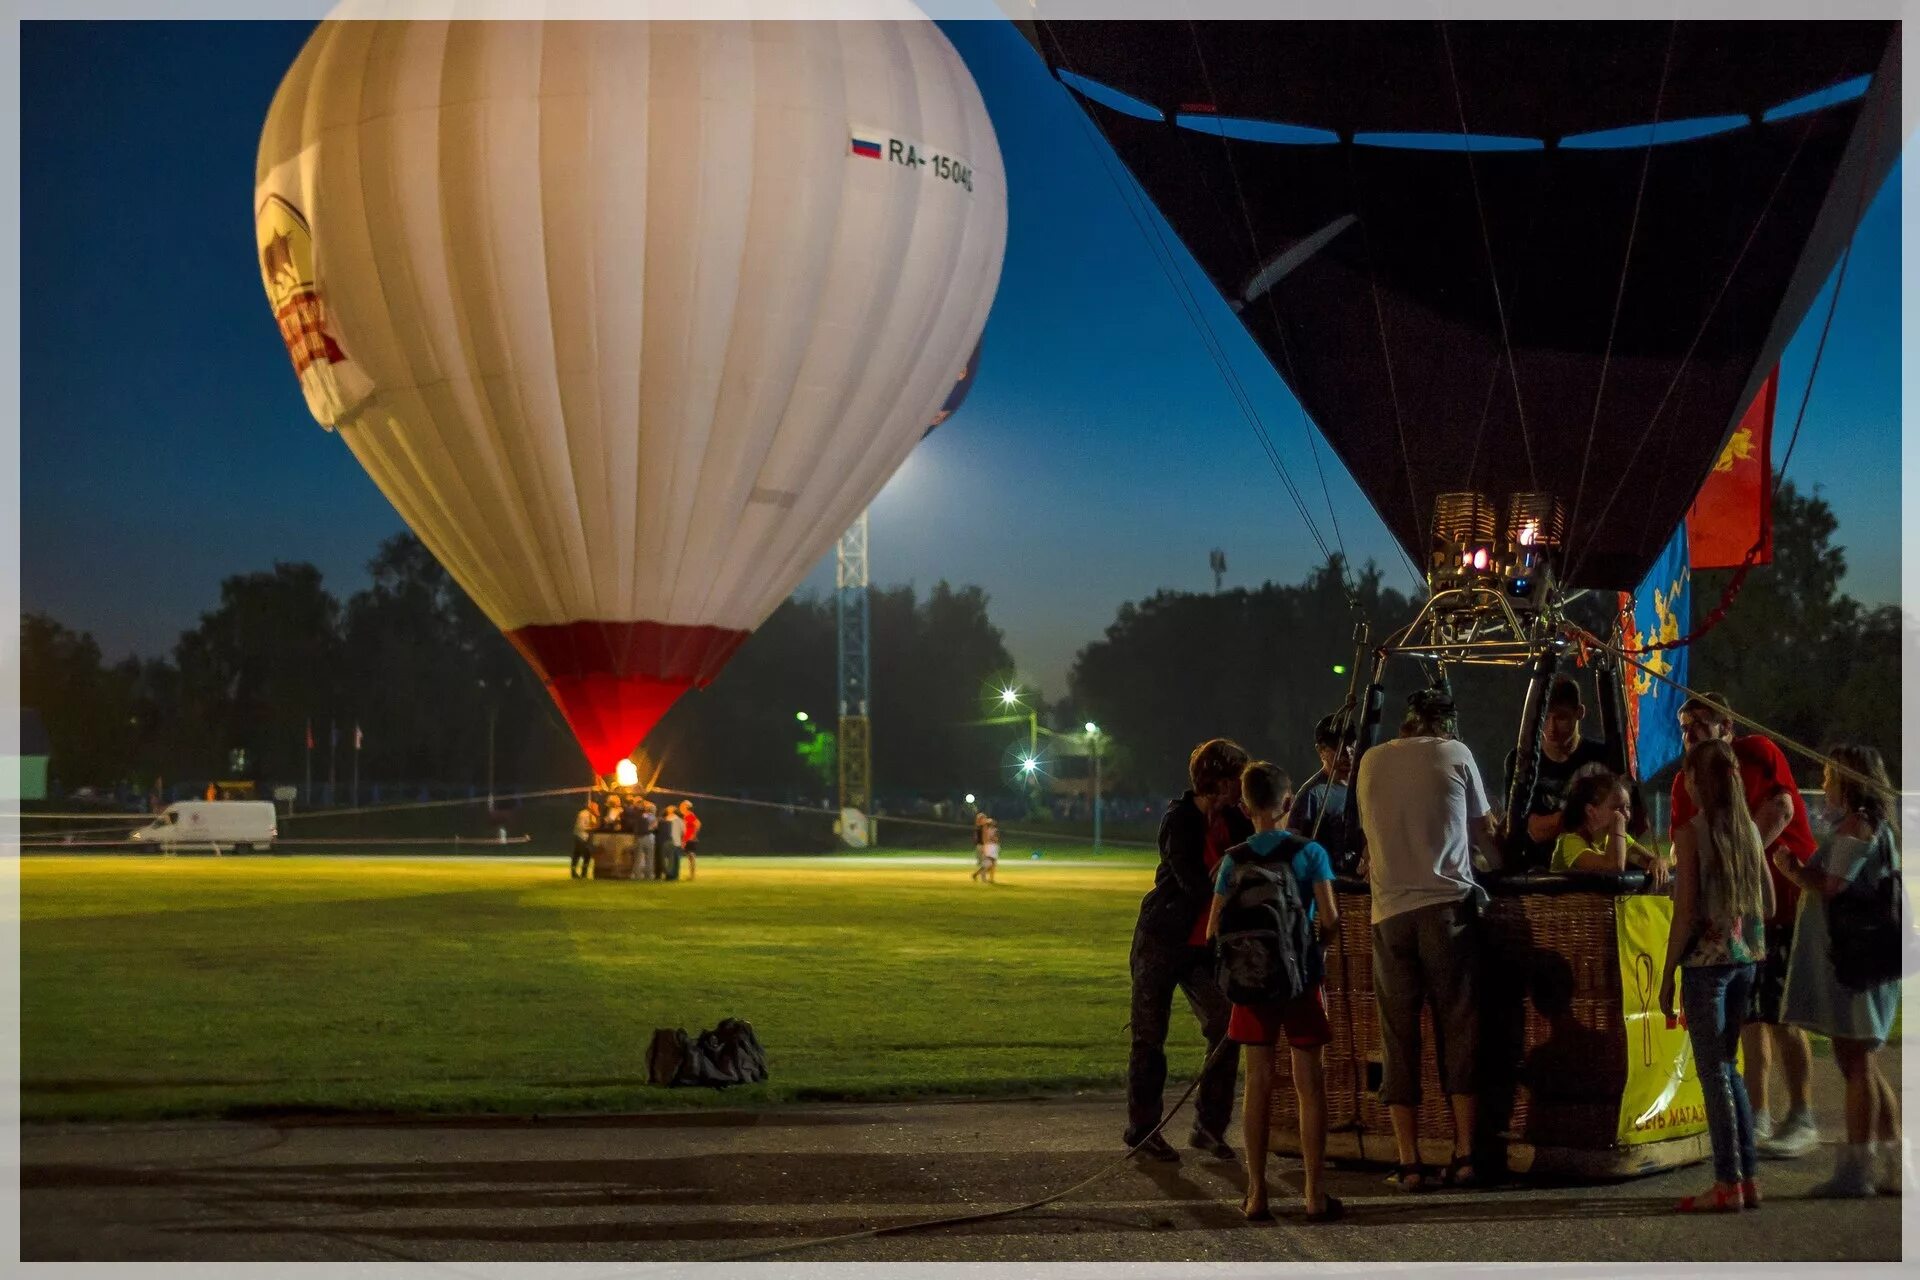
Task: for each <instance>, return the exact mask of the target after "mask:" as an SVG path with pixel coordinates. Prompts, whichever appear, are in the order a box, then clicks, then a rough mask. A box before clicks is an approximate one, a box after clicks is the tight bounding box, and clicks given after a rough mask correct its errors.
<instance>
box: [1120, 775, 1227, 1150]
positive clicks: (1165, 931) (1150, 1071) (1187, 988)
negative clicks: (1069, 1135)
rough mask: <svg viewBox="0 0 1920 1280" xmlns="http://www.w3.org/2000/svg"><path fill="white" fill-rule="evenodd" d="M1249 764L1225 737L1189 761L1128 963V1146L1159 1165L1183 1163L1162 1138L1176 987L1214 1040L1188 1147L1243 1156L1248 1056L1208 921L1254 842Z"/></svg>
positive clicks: (1164, 823) (1165, 825) (1170, 807)
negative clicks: (1239, 1088)
mask: <svg viewBox="0 0 1920 1280" xmlns="http://www.w3.org/2000/svg"><path fill="white" fill-rule="evenodd" d="M1247 764H1248V757H1247V752H1246V750H1245V748H1243V747H1241V746H1240V744H1239V743H1237V742H1230V741H1228V740H1227V739H1225V738H1212V739H1209V740H1208V741H1206V742H1203V743H1201V744H1200V745H1199V746H1197V747H1195V748H1194V749H1193V754H1192V755H1190V756H1189V757H1188V758H1187V778H1188V780H1189V782H1190V783H1191V784H1192V785H1191V786H1190V787H1189V788H1188V790H1187V791H1186V792H1185V793H1184V794H1183V795H1181V796H1180V798H1179V799H1177V800H1173V801H1170V802H1168V804H1167V811H1166V814H1165V816H1164V817H1162V818H1161V820H1160V865H1159V866H1158V867H1157V868H1156V869H1155V870H1154V873H1153V888H1151V889H1149V890H1148V891H1147V895H1146V896H1145V897H1144V898H1142V899H1141V900H1140V918H1139V920H1138V922H1137V923H1136V924H1135V925H1134V930H1133V947H1132V950H1131V952H1130V954H1129V956H1128V968H1129V970H1130V971H1131V976H1132V979H1133V995H1132V1021H1131V1025H1132V1043H1131V1045H1130V1046H1129V1048H1128V1051H1127V1127H1126V1131H1125V1133H1124V1134H1123V1135H1122V1140H1123V1141H1124V1142H1125V1143H1126V1144H1127V1146H1129V1147H1134V1148H1137V1149H1138V1154H1140V1155H1141V1156H1143V1157H1145V1158H1146V1159H1149V1160H1160V1161H1166V1162H1174V1161H1177V1160H1179V1159H1180V1153H1179V1152H1178V1151H1175V1150H1174V1149H1173V1146H1172V1144H1171V1143H1169V1142H1168V1141H1167V1140H1166V1139H1165V1138H1163V1137H1161V1136H1160V1135H1159V1134H1158V1133H1156V1132H1155V1129H1156V1127H1157V1126H1158V1125H1159V1124H1160V1114H1161V1106H1162V1104H1163V1102H1164V1101H1165V1098H1164V1091H1165V1089H1166V1083H1167V1049H1166V1044H1167V1023H1168V1020H1169V1018H1170V1017H1171V1015H1172V1012H1173V993H1174V991H1175V989H1176V988H1177V989H1178V990H1180V991H1181V992H1183V993H1185V995H1186V997H1187V1007H1188V1008H1189V1009H1191V1010H1192V1011H1193V1016H1194V1017H1195V1018H1196V1019H1197V1020H1198V1021H1199V1023H1200V1028H1201V1031H1202V1033H1203V1034H1204V1035H1205V1036H1206V1041H1207V1059H1206V1065H1205V1066H1204V1067H1203V1068H1202V1070H1201V1079H1200V1089H1199V1097H1198V1099H1197V1100H1196V1102H1195V1104H1194V1124H1193V1131H1192V1134H1191V1135H1190V1136H1189V1139H1188V1141H1189V1144H1190V1145H1191V1146H1193V1147H1194V1148H1196V1149H1197V1150H1200V1151H1204V1152H1206V1153H1207V1154H1208V1155H1210V1156H1212V1157H1214V1158H1215V1159H1217V1160H1231V1159H1233V1148H1232V1147H1230V1146H1228V1145H1227V1144H1226V1141H1225V1139H1223V1138H1222V1137H1221V1135H1222V1134H1223V1133H1225V1132H1226V1129H1227V1125H1228V1123H1229V1122H1230V1121H1231V1120H1232V1119H1233V1093H1234V1089H1233V1086H1234V1083H1235V1081H1236V1080H1237V1079H1238V1077H1239V1074H1240V1054H1239V1050H1238V1049H1237V1048H1236V1047H1235V1046H1234V1045H1233V1044H1232V1043H1231V1042H1230V1041H1228V1040H1227V1023H1228V1021H1229V1019H1230V1018H1231V1016H1232V1013H1233V1008H1232V1006H1231V1005H1229V1004H1228V1003H1227V997H1226V995H1225V994H1224V993H1222V992H1221V990H1220V984H1219V981H1218V980H1217V979H1216V978H1215V976H1214V972H1213V957H1212V954H1211V953H1210V952H1209V951H1208V949H1207V917H1208V915H1209V913H1210V911H1211V908H1212V906H1213V873H1214V870H1215V868H1216V867H1217V866H1218V865H1219V862H1220V859H1221V856H1222V855H1224V854H1225V853H1226V851H1227V850H1228V849H1230V848H1232V847H1233V846H1234V845H1237V844H1240V843H1241V842H1243V841H1244V840H1246V838H1247V837H1248V836H1250V835H1252V834H1253V824H1252V823H1251V822H1249V821H1248V820H1247V815H1246V814H1245V813H1244V812H1242V811H1241V808H1240V773H1241V770H1243V769H1245V768H1246V767H1247Z"/></svg>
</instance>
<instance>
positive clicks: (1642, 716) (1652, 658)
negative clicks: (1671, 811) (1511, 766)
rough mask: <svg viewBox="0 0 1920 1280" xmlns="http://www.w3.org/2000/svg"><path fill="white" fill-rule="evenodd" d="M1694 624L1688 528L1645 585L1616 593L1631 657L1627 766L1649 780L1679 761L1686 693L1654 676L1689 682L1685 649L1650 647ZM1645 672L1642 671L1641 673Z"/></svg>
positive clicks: (1627, 674)
mask: <svg viewBox="0 0 1920 1280" xmlns="http://www.w3.org/2000/svg"><path fill="white" fill-rule="evenodd" d="M1692 626H1693V583H1692V578H1691V575H1690V573H1689V570H1688V546H1687V526H1686V525H1685V524H1684V523H1683V524H1681V526H1680V527H1679V528H1678V529H1676V530H1675V531H1674V534H1673V540H1672V541H1671V542H1669V543H1667V549H1666V550H1665V551H1662V552H1661V553H1660V558H1659V559H1658V560H1656V561H1655V562H1654V565H1653V569H1652V571H1651V572H1649V573H1648V574H1647V578H1646V581H1644V582H1642V583H1641V584H1640V587H1639V589H1638V590H1637V591H1635V592H1634V593H1633V594H1632V595H1631V596H1629V595H1627V594H1626V593H1625V592H1621V594H1620V630H1621V633H1622V634H1623V635H1624V636H1625V637H1626V648H1627V652H1628V653H1629V654H1630V655H1631V656H1632V657H1633V659H1634V663H1638V664H1640V665H1634V663H1629V664H1628V665H1627V669H1626V672H1625V673H1624V679H1625V681H1626V689H1627V749H1628V763H1629V765H1630V767H1631V768H1632V770H1633V775H1634V777H1636V778H1649V777H1652V776H1653V775H1654V774H1656V773H1658V772H1660V771H1661V770H1662V769H1664V768H1666V767H1667V766H1668V765H1670V764H1672V763H1673V762H1674V761H1676V760H1678V759H1679V758H1680V754H1681V752H1682V751H1684V750H1685V748H1686V744H1685V743H1684V742H1683V741H1681V738H1680V718H1679V717H1680V704H1681V703H1682V702H1684V701H1686V695H1684V694H1682V693H1681V692H1680V691H1679V690H1678V689H1675V688H1674V687H1673V686H1672V685H1670V684H1668V683H1666V681H1665V680H1661V679H1658V678H1657V677H1656V676H1655V675H1654V674H1653V673H1654V672H1657V673H1659V675H1661V676H1665V677H1666V678H1667V680H1673V681H1677V682H1678V683H1680V684H1685V683H1686V682H1687V650H1685V649H1655V650H1652V651H1651V652H1639V651H1643V650H1645V649H1646V647H1647V646H1648V645H1651V644H1657V643H1661V642H1663V641H1673V640H1678V639H1679V638H1680V637H1681V636H1683V635H1685V634H1686V633H1687V632H1688V631H1689V630H1691V629H1692ZM1643 668H1645V669H1643Z"/></svg>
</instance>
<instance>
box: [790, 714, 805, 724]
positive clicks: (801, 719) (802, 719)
mask: <svg viewBox="0 0 1920 1280" xmlns="http://www.w3.org/2000/svg"><path fill="white" fill-rule="evenodd" d="M793 718H794V719H795V720H798V721H799V722H800V723H801V724H805V723H806V722H807V713H806V712H804V711H796V712H794V713H793Z"/></svg>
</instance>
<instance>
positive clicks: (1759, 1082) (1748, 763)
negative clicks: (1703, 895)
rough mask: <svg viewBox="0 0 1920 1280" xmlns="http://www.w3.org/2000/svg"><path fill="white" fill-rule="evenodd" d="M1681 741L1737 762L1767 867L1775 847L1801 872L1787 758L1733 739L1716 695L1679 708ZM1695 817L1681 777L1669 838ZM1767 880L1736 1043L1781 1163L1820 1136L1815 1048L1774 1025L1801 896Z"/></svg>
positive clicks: (1756, 740) (1776, 877) (1803, 858)
mask: <svg viewBox="0 0 1920 1280" xmlns="http://www.w3.org/2000/svg"><path fill="white" fill-rule="evenodd" d="M1680 734H1681V736H1682V737H1683V738H1684V739H1685V740H1686V743H1687V746H1688V748H1689V749H1691V748H1693V747H1695V746H1697V745H1699V744H1700V743H1702V742H1709V741H1718V742H1725V743H1726V744H1728V746H1729V747H1730V748H1731V749H1732V751H1733V755H1734V759H1736V760H1738V761H1739V762H1740V781H1741V786H1742V789H1743V790H1744V792H1745V799H1746V804H1747V810H1748V812H1749V813H1751V814H1752V815H1753V821H1754V825H1755V826H1757V827H1759V828H1760V842H1761V844H1762V845H1763V846H1764V847H1765V848H1766V849H1767V851H1768V855H1767V856H1768V861H1769V863H1771V862H1772V860H1773V850H1774V849H1775V848H1776V847H1778V848H1782V849H1784V850H1785V851H1786V853H1787V854H1788V855H1789V856H1791V857H1792V859H1793V861H1794V862H1796V863H1798V864H1800V865H1802V866H1804V865H1805V864H1806V862H1807V860H1808V859H1809V858H1811V857H1812V856H1813V854H1814V851H1815V849H1816V848H1818V844H1817V842H1816V841H1815V840H1814V838H1813V827H1812V825H1811V824H1810V823H1809V822H1808V821H1807V802H1806V801H1805V800H1803V799H1802V798H1801V796H1800V788H1799V784H1798V783H1796V782H1795V781H1794V777H1793V770H1792V768H1791V767H1790V766H1789V765H1788V764H1787V757H1786V754H1785V753H1784V752H1782V751H1781V750H1780V748H1779V747H1778V746H1776V745H1775V744H1774V742H1773V740H1772V739H1770V738H1768V737H1766V736H1765V735H1763V734H1758V733H1751V734H1745V735H1742V736H1737V737H1736V736H1735V734H1734V727H1733V716H1732V714H1731V708H1730V706H1729V704H1728V702H1727V700H1726V698H1725V697H1724V696H1722V695H1721V694H1718V693H1698V694H1695V695H1693V696H1692V697H1690V698H1688V699H1687V700H1686V702H1685V703H1683V704H1682V705H1681V707H1680ZM1696 812H1697V809H1696V807H1695V805H1694V802H1693V797H1692V795H1691V794H1690V793H1689V792H1688V791H1687V787H1686V774H1685V772H1684V771H1682V772H1681V773H1680V774H1679V775H1678V776H1676V777H1675V778H1674V780H1673V830H1674V831H1675V832H1678V831H1680V830H1682V829H1683V828H1684V827H1685V826H1686V825H1687V823H1688V822H1690V821H1692V820H1693V816H1694V814H1695V813H1696ZM1771 877H1772V880H1773V898H1772V901H1773V904H1774V907H1773V911H1772V913H1771V915H1770V917H1769V918H1768V920H1767V922H1766V923H1767V949H1766V960H1765V962H1764V963H1763V964H1762V965H1761V967H1760V972H1759V976H1758V978H1757V979H1756V981H1755V983H1754V989H1753V1008H1752V1010H1751V1011H1750V1015H1749V1020H1748V1021H1747V1024H1746V1030H1745V1031H1744V1032H1743V1033H1742V1037H1741V1042H1740V1043H1741V1047H1742V1048H1743V1049H1745V1050H1746V1080H1747V1091H1748V1093H1749V1095H1750V1096H1751V1098H1752V1101H1753V1128H1754V1135H1755V1139H1756V1141H1758V1142H1759V1144H1760V1154H1761V1155H1763V1156H1766V1157H1767V1158H1769V1159H1774V1160H1784V1159H1792V1158H1794V1157H1797V1156H1803V1155H1806V1154H1807V1153H1808V1152H1809V1151H1812V1150H1813V1149H1814V1147H1816V1146H1818V1145H1819V1142H1820V1132H1819V1130H1818V1129H1817V1128H1816V1127H1815V1125H1814V1122H1813V1046H1812V1045H1811V1044H1810V1043H1809V1042H1808V1040H1807V1033H1806V1032H1804V1031H1802V1030H1800V1029H1799V1028H1798V1027H1793V1026H1788V1025H1786V1024H1785V1023H1784V1022H1782V1020H1781V1017H1780V1002H1781V998H1782V996H1783V995H1784V994H1785V992H1786V985H1787V971H1788V968H1789V967H1790V964H1791V961H1792V956H1793V922H1794V913H1795V912H1796V910H1797V909H1798V907H1799V904H1800V890H1799V888H1798V887H1797V886H1796V885H1795V884H1794V883H1793V882H1792V881H1790V880H1789V879H1787V878H1786V877H1785V876H1784V875H1782V874H1781V873H1780V871H1779V869H1778V868H1777V866H1775V867H1773V868H1772V869H1771ZM1776 1057H1777V1058H1778V1059H1779V1062H1780V1070H1781V1074H1782V1075H1783V1076H1784V1077H1786V1082H1787V1114H1786V1116H1785V1117H1784V1118H1783V1119H1782V1120H1781V1121H1780V1123H1779V1125H1778V1126H1776V1125H1775V1124H1774V1122H1773V1113H1772V1111H1771V1110H1770V1109H1769V1107H1768V1083H1767V1077H1768V1075H1769V1074H1770V1071H1771V1068H1772V1065H1773V1062H1774V1059H1775V1058H1776Z"/></svg>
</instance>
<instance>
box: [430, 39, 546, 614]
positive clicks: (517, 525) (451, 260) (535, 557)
mask: <svg viewBox="0 0 1920 1280" xmlns="http://www.w3.org/2000/svg"><path fill="white" fill-rule="evenodd" d="M482 29H483V30H484V28H482ZM452 43H453V42H452V40H451V39H449V40H448V42H447V48H446V49H445V50H443V52H442V56H441V62H440V78H441V86H442V91H441V94H440V103H441V105H440V112H441V121H442V124H443V126H444V124H445V120H446V114H447V110H448V106H447V102H446V97H447V95H446V91H445V89H446V84H447V75H448V70H449V68H450V66H451V65H452V63H453V58H452V56H451V52H450V50H451V47H452ZM472 106H473V110H474V112H475V124H476V127H475V133H476V135H478V134H481V133H484V131H485V125H486V121H487V116H488V113H487V110H486V107H487V100H486V97H485V95H484V94H481V93H476V95H475V101H474V103H473V104H472ZM447 155H448V153H447V151H446V150H445V149H444V148H443V149H442V150H441V151H440V153H439V156H438V157H437V158H438V160H439V162H440V164H439V172H440V179H441V180H440V181H439V182H438V183H437V184H436V185H435V195H436V196H437V198H438V203H439V206H440V218H439V222H440V227H441V231H442V235H441V244H440V247H441V253H442V255H443V258H444V260H445V262H446V265H447V278H448V281H449V283H450V289H451V301H452V303H453V318H454V329H455V332H456V334H457V336H458V341H459V343H460V348H461V354H462V355H463V356H465V357H466V364H467V365H468V367H469V368H472V367H474V366H475V365H476V364H477V363H478V359H477V357H478V354H479V347H478V344H477V343H476V341H475V339H474V333H473V329H474V325H473V323H472V320H471V319H470V317H469V316H468V304H469V302H470V300H471V293H472V291H471V289H469V288H466V287H463V286H461V285H460V284H459V283H458V281H459V280H460V272H459V269H458V267H459V264H458V262H457V261H456V260H455V256H454V253H453V245H452V241H453V237H452V236H451V235H448V234H446V231H447V228H448V227H449V226H450V224H451V221H452V219H451V218H450V216H449V214H450V205H449V202H448V199H447V191H448V187H449V186H451V185H453V184H451V183H450V182H449V181H448V180H447V179H448V169H447V163H446V161H447ZM469 194H471V193H469ZM468 203H469V204H470V205H481V202H479V201H473V200H470V201H469V202H468ZM481 207H482V210H483V212H482V214H481V219H482V221H483V223H484V227H483V231H484V233H485V234H483V235H482V236H481V237H480V238H481V239H482V241H483V242H484V243H483V244H482V246H481V248H482V250H483V252H484V253H485V254H486V258H487V271H488V281H489V283H490V284H496V285H497V283H498V273H497V272H496V271H495V262H494V254H493V245H492V234H491V233H492V221H493V220H492V218H491V216H488V214H487V213H486V212H485V211H484V206H483V205H481ZM460 381H464V382H465V383H466V384H467V385H468V387H469V389H470V391H471V393H472V396H473V401H472V404H473V409H474V414H473V418H474V425H475V426H477V427H478V428H479V430H480V432H481V434H482V435H483V437H484V440H483V443H485V444H487V445H490V446H491V449H487V448H482V449H479V450H477V451H476V452H477V453H478V454H479V460H480V462H481V463H482V464H483V465H485V466H486V468H487V470H488V472H489V475H490V478H491V479H492V480H493V483H494V494H495V496H496V497H497V498H498V499H499V501H500V506H501V514H502V515H503V516H505V517H506V519H507V522H508V523H509V524H510V525H511V526H512V528H513V532H514V541H515V542H516V543H517V544H518V549H519V551H520V554H521V558H522V564H521V566H520V567H521V569H522V571H523V572H522V573H521V574H520V575H519V576H518V581H520V582H524V581H525V579H526V577H527V576H529V575H527V574H526V573H525V572H524V571H525V570H526V569H529V568H537V569H546V568H548V566H547V565H546V563H545V560H546V557H545V556H544V555H542V554H540V552H541V547H540V537H539V531H538V529H537V527H536V526H535V524H534V521H533V518H532V515H531V513H530V512H529V511H528V509H527V505H526V500H525V498H524V496H523V495H522V494H521V493H520V489H519V485H518V483H517V480H516V478H515V475H514V472H515V471H517V470H518V469H519V468H518V466H517V465H516V466H515V467H514V468H513V470H508V469H507V468H506V467H505V466H503V464H502V460H501V456H500V455H502V454H505V455H507V456H508V458H509V459H510V460H514V461H516V463H517V459H513V450H512V447H511V446H510V445H509V444H508V442H507V440H506V438H505V436H504V434H503V433H502V432H501V430H500V425H499V420H498V414H497V413H496V412H495V409H494V404H493V399H494V397H493V390H492V388H491V386H490V385H489V384H490V382H491V381H492V380H491V379H490V378H488V377H487V375H486V374H485V373H484V372H481V371H478V370H476V372H475V373H474V374H472V375H471V376H469V377H467V378H465V379H460V380H457V381H456V383H455V384H453V385H452V386H450V388H449V390H450V391H451V390H453V388H454V387H455V386H457V385H458V382H460ZM480 514H482V516H483V518H484V513H480ZM532 576H534V577H535V578H536V584H535V588H534V591H533V592H532V593H526V592H524V591H522V592H521V593H520V594H522V595H523V596H525V597H527V598H524V599H523V600H522V601H521V602H520V604H521V607H522V608H528V607H538V608H539V609H540V611H541V612H542V613H544V614H545V615H546V618H545V619H541V618H526V619H517V620H516V622H520V623H524V622H532V621H542V620H553V619H555V618H557V617H558V615H559V613H560V610H559V608H558V605H559V602H558V600H557V599H556V598H555V597H554V595H553V591H552V588H551V586H550V584H549V582H548V581H547V577H546V575H545V574H539V573H536V574H535V575H532Z"/></svg>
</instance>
